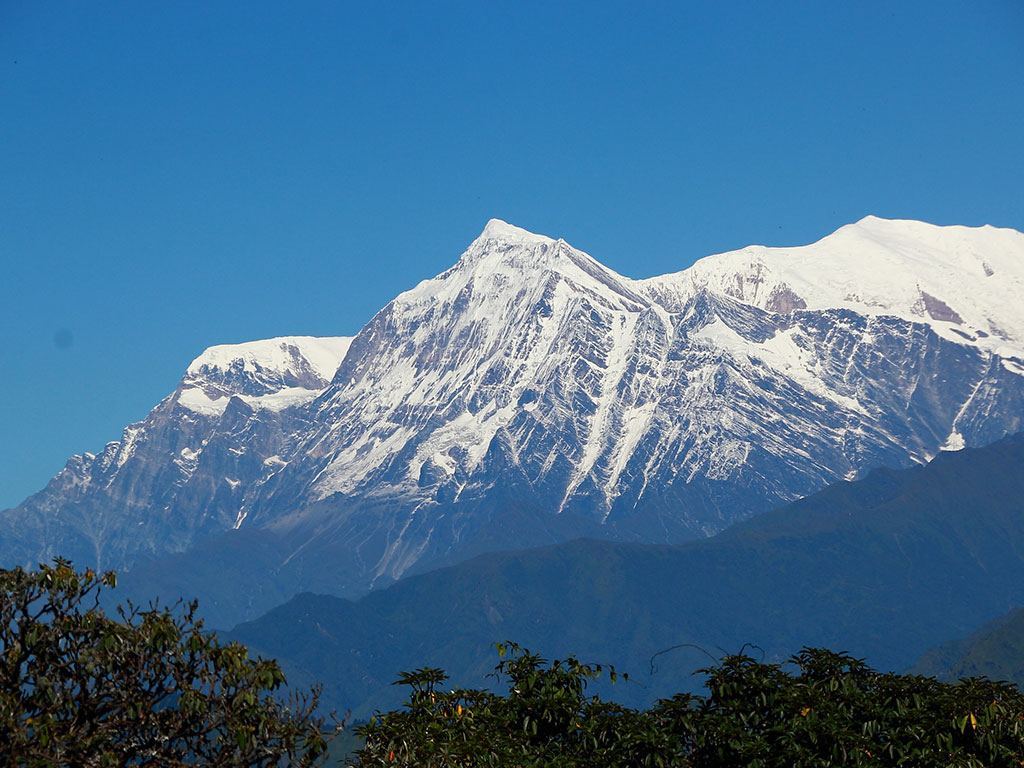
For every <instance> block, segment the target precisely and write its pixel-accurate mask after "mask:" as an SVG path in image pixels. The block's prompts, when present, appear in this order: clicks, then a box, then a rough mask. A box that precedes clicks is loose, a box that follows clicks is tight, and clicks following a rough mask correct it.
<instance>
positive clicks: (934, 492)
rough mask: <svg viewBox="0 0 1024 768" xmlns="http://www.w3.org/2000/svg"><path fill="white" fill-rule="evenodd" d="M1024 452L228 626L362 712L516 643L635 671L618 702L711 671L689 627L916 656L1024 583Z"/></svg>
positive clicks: (471, 673) (1017, 445)
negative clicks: (430, 673)
mask: <svg viewBox="0 0 1024 768" xmlns="http://www.w3.org/2000/svg"><path fill="white" fill-rule="evenodd" d="M1022 462H1024V436H1016V437H1014V438H1008V439H1005V440H1002V441H1000V442H998V443H996V444H994V445H992V446H988V447H986V448H981V449H967V450H964V451H962V452H958V453H945V454H942V455H941V456H940V457H939V458H937V459H935V460H934V461H933V462H931V463H930V464H928V465H927V466H924V467H915V468H911V469H905V470H877V471H875V472H872V473H871V474H869V475H868V476H867V477H866V478H865V479H863V480H859V481H855V482H840V483H838V484H836V485H833V486H830V487H829V488H827V489H825V490H824V491H822V492H820V493H817V494H814V495H813V496H810V497H808V498H806V499H803V500H801V501H799V502H796V503H794V504H792V505H789V506H787V507H785V508H782V509H779V510H776V511H773V512H771V513H769V514H766V515H762V516H760V517H758V518H755V519H753V520H751V521H748V522H746V523H743V524H740V525H737V526H735V527H733V528H731V529H729V530H728V531H726V532H725V533H723V534H720V535H719V536H716V537H714V538H712V539H707V540H703V541H699V542H690V543H687V544H682V545H677V546H650V545H638V544H628V543H615V542H599V541H593V540H577V541H573V542H568V543H565V544H561V545H557V546H552V547H544V548H540V549H534V550H530V551H526V552H511V553H508V552H506V553H499V554H490V555H488V556H486V557H480V558H476V559H474V560H471V561H469V562H465V563H462V564H459V565H456V566H454V567H450V568H445V569H441V570H438V571H434V572H431V573H427V574H423V575H420V576H412V577H408V578H405V579H403V580H401V581H400V582H398V583H396V584H394V585H392V586H390V587H388V588H387V589H383V590H380V591H376V592H373V593H371V594H369V595H367V596H365V597H363V598H362V599H361V600H359V601H358V602H351V601H348V600H342V599H339V598H335V597H329V596H316V595H308V594H307V595H302V596H300V597H297V598H295V599H294V600H292V601H290V602H289V603H286V604H285V605H283V606H280V607H279V608H276V609H274V610H273V611H271V612H270V613H268V614H266V615H265V616H263V617H261V618H260V619H259V620H257V621H254V622H251V623H248V624H243V625H240V626H239V627H236V629H235V630H234V631H233V632H232V633H231V636H232V637H233V638H235V639H238V640H240V641H242V642H244V643H246V644H247V645H249V646H250V647H251V648H254V649H256V650H257V651H259V652H261V653H269V654H272V655H274V656H275V657H278V658H282V659H284V660H285V662H286V664H287V666H288V667H289V668H290V669H291V670H293V671H294V673H295V674H297V675H300V676H303V675H306V676H316V677H317V678H319V679H322V680H324V681H325V682H326V684H327V697H328V701H329V702H330V703H331V704H333V705H338V706H342V707H345V708H347V707H354V708H356V710H357V711H358V712H359V713H361V714H365V713H368V712H369V711H371V710H372V709H373V708H374V707H385V706H391V705H393V704H395V703H396V702H395V700H394V696H395V695H396V692H395V691H394V689H391V688H390V686H388V685H387V684H388V683H389V682H390V681H391V680H392V679H394V676H395V675H396V673H397V672H398V671H401V670H403V669H412V668H416V667H420V666H423V665H431V666H441V667H443V668H445V669H447V670H448V671H449V672H451V673H452V675H453V681H452V684H453V685H462V684H467V685H469V684H479V683H481V682H482V676H483V675H484V674H485V673H486V672H487V671H489V669H490V667H491V666H492V664H493V650H492V649H491V648H490V647H489V644H490V643H492V642H495V641H500V640H514V641H516V642H519V643H522V644H525V645H527V646H528V647H529V648H531V650H534V651H536V652H540V653H542V654H544V655H546V656H548V657H555V658H564V657H565V655H566V654H568V653H575V654H577V655H578V656H580V657H582V658H584V659H588V660H594V661H600V662H603V663H604V662H607V663H612V664H614V665H615V666H616V667H617V668H618V669H620V670H621V671H627V672H629V673H630V675H631V677H632V679H633V683H632V684H627V685H625V686H624V687H623V688H622V689H616V691H615V697H616V699H617V700H621V701H625V702H627V703H637V704H639V703H644V702H649V701H650V700H651V699H653V698H654V697H656V696H661V695H668V694H671V693H673V692H675V691H676V690H682V689H686V688H689V687H692V686H693V685H696V684H697V683H696V681H695V680H694V679H693V678H691V677H690V676H689V674H690V672H691V671H692V670H693V669H694V668H695V667H697V666H702V665H704V664H705V663H706V662H707V660H708V659H707V656H705V655H704V653H703V652H702V651H700V650H697V649H695V648H693V647H679V646H681V645H682V644H692V645H693V646H698V647H700V648H703V649H705V650H707V651H708V652H711V653H714V654H717V653H720V652H735V651H738V650H739V649H740V648H741V647H742V646H743V645H744V644H745V643H753V644H755V645H756V648H755V650H754V652H755V653H757V652H758V648H759V649H761V650H763V652H764V653H765V656H766V658H768V659H771V660H780V659H783V658H785V657H786V656H788V655H789V654H790V653H791V652H793V651H795V650H798V649H799V648H800V647H801V646H802V645H805V644H808V645H820V646H826V647H830V648H832V649H835V650H847V651H849V652H851V653H853V654H854V655H856V656H863V657H866V658H867V660H868V662H869V663H871V664H872V665H875V666H877V667H880V668H883V669H897V670H898V669H904V668H906V667H907V666H909V664H911V663H912V662H913V660H914V659H916V658H917V657H918V656H919V655H920V654H921V653H922V652H923V651H924V650H925V649H926V648H928V647H929V646H931V645H933V644H935V643H936V642H938V641H939V640H941V639H943V638H947V637H950V636H952V635H956V634H959V633H964V632H966V631H969V630H970V628H972V627H975V626H978V625H980V624H981V623H982V622H984V621H987V620H989V619H991V618H992V617H993V616H997V615H1002V614H1003V613H1005V611H1006V609H1007V607H1008V606H1011V605H1014V604H1020V602H1021V600H1022V599H1024V582H1022V581H1021V579H1020V578H1019V574H1020V573H1021V571H1022V568H1024V524H1022V520H1024V502H1022V501H1021V500H1022V499H1024V473H1021V471H1020V467H1021V466H1022ZM667 649H671V650H669V652H667V653H660V655H659V652H662V651H665V650H667Z"/></svg>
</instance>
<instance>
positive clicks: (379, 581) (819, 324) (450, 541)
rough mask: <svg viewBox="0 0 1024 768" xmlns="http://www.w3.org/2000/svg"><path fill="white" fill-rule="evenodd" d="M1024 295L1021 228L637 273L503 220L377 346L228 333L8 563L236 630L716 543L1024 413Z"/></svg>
mask: <svg viewBox="0 0 1024 768" xmlns="http://www.w3.org/2000/svg"><path fill="white" fill-rule="evenodd" d="M1022 295H1024V235H1022V234H1021V233H1019V232H1016V231H1014V230H1008V229H997V228H993V227H981V228H967V227H937V226H932V225H929V224H924V223H921V222H912V221H889V220H884V219H878V218H874V217H868V218H866V219H864V220H862V221H860V222H857V223H856V224H852V225H848V226H845V227H842V228H841V229H839V230H838V231H836V232H835V233H833V234H832V235H829V236H828V237H826V238H824V239H822V240H820V241H819V242H817V243H814V244H812V245H808V246H802V247H796V248H763V247H750V248H746V249H743V250H741V251H736V252H731V253H725V254H719V255H716V256H709V257H707V258H704V259H701V260H700V261H698V262H696V264H694V265H693V266H692V267H691V268H689V269H687V270H684V271H682V272H678V273H675V274H670V275H664V276H660V277H655V278H648V279H644V280H634V279H630V278H627V277H624V276H621V275H619V274H616V273H615V272H613V271H612V270H610V269H608V268H606V267H604V266H602V265H601V264H600V263H598V262H597V261H596V260H594V259H593V258H592V257H590V256H589V255H587V254H585V253H583V252H581V251H578V250H576V249H574V248H572V247H571V246H570V245H568V244H567V243H565V242H564V241H562V240H556V239H552V238H548V237H544V236H541V235H535V234H531V233H529V232H526V231H525V230H522V229H519V228H516V227H513V226H511V225H509V224H506V223H504V222H501V221H498V220H492V221H491V222H489V223H488V224H487V226H486V228H485V229H484V231H483V233H482V234H481V235H480V236H479V237H478V238H477V239H476V240H475V241H474V242H473V243H472V244H471V245H470V246H469V248H468V249H467V250H466V252H465V253H464V254H462V256H461V257H460V258H459V260H458V262H457V263H456V264H455V265H454V266H453V267H452V268H451V269H449V270H447V271H445V272H444V273H442V274H441V275H439V276H438V277H436V278H434V279H432V280H427V281H424V282H422V283H420V284H419V285H417V286H416V287H414V288H413V289H411V290H409V291H407V292H405V293H403V294H400V295H399V296H398V297H396V298H395V299H394V300H393V301H392V302H391V303H389V304H388V305H387V306H386V307H384V308H383V309H382V310H381V311H380V312H379V313H378V314H377V315H376V316H374V317H373V318H372V319H371V320H370V322H369V323H368V324H367V325H366V326H365V327H364V328H363V329H362V330H361V331H360V332H359V333H358V334H357V335H356V336H355V337H353V338H344V337H338V338H309V337H287V338H279V339H270V340H264V341H257V342H250V343H246V344H238V345H222V346H216V347H211V348H210V349H208V350H206V351H205V352H204V353H203V354H202V355H200V356H199V357H198V358H197V359H196V360H195V361H194V362H193V363H192V364H191V365H190V366H189V367H188V369H187V371H186V373H185V376H184V377H183V379H182V380H181V382H179V384H178V386H177V387H176V389H175V390H174V391H173V392H172V393H171V394H170V395H169V396H168V397H167V398H165V399H164V400H163V401H161V402H160V403H159V404H158V405H157V406H156V407H155V408H154V409H153V410H152V411H151V413H150V414H149V415H148V416H147V418H146V419H145V420H143V421H142V422H139V423H137V424H133V425H130V426H128V427H127V428H126V429H125V430H124V433H123V436H122V438H121V440H120V441H117V442H113V443H111V444H109V445H107V446H106V447H105V448H104V449H103V450H101V451H99V452H98V453H96V454H92V453H84V454H79V455H76V456H73V457H72V458H71V459H70V460H69V461H68V463H67V465H66V467H65V468H64V469H63V470H62V471H61V472H60V473H59V474H58V475H57V476H56V477H55V478H54V479H53V480H52V481H51V482H50V483H49V484H48V485H47V487H46V488H45V489H43V490H42V491H40V492H39V493H37V494H35V495H33V496H31V497H30V498H28V499H26V500H25V501H24V502H23V503H22V504H20V505H19V506H18V507H16V508H14V509H11V510H6V511H4V512H3V513H0V559H2V561H3V563H2V564H4V565H14V564H24V565H34V564H35V563H37V562H40V561H43V560H48V559H50V558H52V557H54V556H57V555H62V556H65V557H70V558H72V559H73V560H74V561H75V562H76V563H79V564H81V565H91V566H94V567H100V568H116V569H120V570H122V571H127V577H128V578H127V579H126V582H127V585H128V587H129V589H137V590H139V593H140V594H153V593H158V594H163V595H169V594H182V593H185V594H194V595H198V596H200V597H201V598H202V599H203V602H204V604H205V606H206V610H208V612H209V613H208V615H209V616H210V620H211V621H213V622H216V623H217V624H218V625H219V626H230V625H232V624H233V623H235V622H236V621H239V620H243V619H247V618H254V617H256V616H258V615H260V614H261V613H263V612H264V611H265V610H267V609H269V608H270V607H272V606H274V605H276V604H278V603H280V602H282V601H283V600H287V599H288V598H289V597H291V596H292V595H295V594H297V593H299V592H302V591H305V590H313V591H318V592H325V593H329V594H333V595H338V596H348V597H355V596H358V595H361V594H364V593H366V592H367V591H369V590H371V589H375V588H380V587H383V586H386V585H387V584H389V583H391V582H393V581H395V580H396V579H399V578H400V577H403V576H407V575H410V574H413V573H416V572H423V571H425V570H428V569H430V568H435V567H438V566H442V565H446V564H451V563H455V562H459V561H461V560H466V559H468V558H471V557H473V556H475V555H478V554H481V553H485V552H494V551H498V550H503V549H520V548H523V547H526V546H540V545H546V544H553V543H558V542H562V541H569V540H573V539H578V538H580V537H592V538H598V539H604V540H609V541H625V542H634V543H637V544H662V545H674V544H679V543H681V542H685V541H690V540H695V539H700V538H704V537H707V536H710V535H713V534H716V533H718V532H720V531H722V530H724V529H725V528H726V527H728V526H729V525H730V524H733V523H736V522H738V521H742V520H745V519H748V518H750V517H752V516H754V515H758V514H759V513H763V512H766V511H768V510H770V509H773V508H775V507H778V506H780V505H783V504H786V503H789V502H793V501H795V500H797V499H800V498H803V497H806V496H808V495H810V494H813V493H814V492H816V491H818V490H820V489H822V488H824V487H826V486H828V485H829V484H832V483H835V482H837V481H841V480H844V479H845V480H852V479H856V478H859V477H863V476H864V475H865V474H866V473H867V472H869V471H870V470H871V469H872V468H875V467H881V466H889V467H907V466H912V465H915V464H922V463H925V462H928V461H929V460H931V459H933V458H934V457H935V456H936V455H938V454H939V453H940V451H942V450H943V449H945V450H947V451H950V450H958V449H962V448H964V447H976V446H983V445H986V444H989V443H992V442H993V441H996V440H998V439H999V438H1001V437H1003V436H1004V435H1007V434H1010V433H1013V432H1016V431H1018V430H1020V429H1022V428H1024V425H1022V423H1021V417H1022V414H1024V303H1022V302H1021V301H1020V300H1019V299H1020V296H1022ZM133 585H134V586H133Z"/></svg>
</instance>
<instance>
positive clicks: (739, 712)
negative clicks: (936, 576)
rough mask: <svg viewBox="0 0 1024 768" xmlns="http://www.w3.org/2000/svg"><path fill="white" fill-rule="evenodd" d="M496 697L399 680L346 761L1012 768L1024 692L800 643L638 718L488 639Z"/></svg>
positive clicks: (748, 660)
mask: <svg viewBox="0 0 1024 768" xmlns="http://www.w3.org/2000/svg"><path fill="white" fill-rule="evenodd" d="M499 651H500V652H501V653H508V654H509V656H508V657H505V658H503V659H502V661H501V662H500V663H499V664H498V666H497V668H496V673H497V674H498V676H499V677H501V678H504V679H505V681H506V683H507V688H508V692H507V693H506V694H504V695H502V694H497V693H493V692H490V691H486V690H469V689H458V690H452V691H447V692H445V691H443V690H442V683H443V682H444V680H445V679H446V678H445V675H444V673H443V672H442V671H441V670H438V669H432V668H423V669H419V670H416V671H414V672H410V673H407V674H403V675H402V676H401V677H400V679H399V680H398V683H399V684H403V685H406V686H409V688H410V689H411V694H410V696H409V698H408V701H407V703H406V706H405V708H404V709H401V710H397V711H393V712H389V713H387V714H383V715H378V716H376V717H375V718H374V719H373V720H371V722H370V723H369V724H367V725H365V726H362V727H361V728H360V729H359V730H360V732H361V733H362V735H363V736H364V737H365V739H366V741H365V746H364V747H363V749H362V750H361V752H359V754H358V758H357V761H358V762H357V765H358V766H360V767H361V768H371V766H417V767H418V768H426V767H427V766H433V767H437V768H441V767H445V766H537V767H538V768H539V767H540V766H561V767H563V768H568V767H569V766H573V767H575V766H594V767H595V768H596V767H597V766H609V767H615V766H621V767H622V768H626V767H627V766H629V767H633V766H681V767H690V768H705V767H707V766H719V767H722V768H725V767H726V766H728V767H729V768H734V767H735V766H744V767H749V768H792V766H794V765H799V766H804V767H805V768H817V767H819V766H822V767H823V766H922V767H924V766H936V765H943V766H965V767H966V766H976V767H978V768H982V767H985V768H1004V767H1005V768H1009V767H1010V766H1014V767H1019V766H1020V765H1024V696H1022V695H1021V693H1020V692H1019V691H1018V690H1017V689H1016V688H1014V687H1013V686H1011V685H1008V684H1004V683H999V682H992V681H989V680H986V679H983V678H982V679H970V680H963V681H961V682H960V683H959V684H957V685H949V684H945V683H940V682H938V681H936V680H934V679H932V678H925V677H919V676H913V675H898V674H883V673H879V672H876V671H874V670H872V669H871V668H869V667H868V666H867V665H865V664H864V663H863V662H862V661H860V660H857V659H855V658H852V657H850V656H849V655H846V654H842V653H833V652H831V651H827V650H821V649H811V648H805V649H804V650H803V651H801V652H800V653H798V654H797V655H795V656H794V657H793V658H792V659H790V660H789V661H788V662H786V663H785V664H766V663H763V662H760V661H757V660H755V659H754V658H752V657H750V656H747V655H744V654H739V655H734V656H728V657H726V658H724V659H722V660H721V661H720V662H719V663H717V664H716V665H714V666H712V667H709V668H707V669H705V670H702V671H703V672H704V673H705V674H706V675H707V689H708V694H707V695H706V696H694V695H690V694H679V695H676V696H674V697H672V698H671V699H663V700H659V701H658V702H657V703H656V704H655V706H653V707H652V708H651V709H649V710H646V711H639V710H634V709H629V708H624V707H620V706H617V705H615V704H613V703H610V702H605V701H601V700H600V699H599V698H598V697H596V696H587V695H586V687H587V683H588V681H589V680H592V679H593V678H594V677H596V676H597V675H598V674H601V672H602V671H603V670H602V669H601V667H600V666H597V665H592V664H583V663H581V662H579V661H578V660H576V659H575V658H572V657H570V658H569V659H567V660H556V661H554V662H551V663H547V662H545V661H544V660H543V659H541V658H540V657H538V656H536V655H534V654H531V653H529V652H527V651H525V650H523V649H521V648H519V647H518V646H516V645H514V644H502V645H499Z"/></svg>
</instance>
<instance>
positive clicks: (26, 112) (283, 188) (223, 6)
mask: <svg viewBox="0 0 1024 768" xmlns="http://www.w3.org/2000/svg"><path fill="white" fill-rule="evenodd" d="M1022 41H1024V4H1022V3H1021V2H1019V1H1018V0H1003V1H1002V2H996V1H994V0H974V1H973V2H957V3H948V2H935V1H929V2H897V3H893V2H891V0H890V1H889V2H852V1H851V2H820V1H815V2H803V3H796V2H772V3H768V2H756V3H754V2H751V3H735V2H707V3H700V4H698V3H685V2H678V3H645V2H630V3H626V2H622V3H606V2H578V3H562V2H556V3H552V2H541V3H530V2H523V1H522V0H518V1H517V2H510V3H481V2H478V1H477V2H467V3H444V2H429V3H428V2H419V3H394V2H369V1H363V0H360V1H359V2H356V1H355V0H353V1H352V2H324V3H315V2H300V3H273V4H271V3H261V2H238V3H218V2H196V3H189V2H179V1H176V2H170V3H159V4H157V3H147V2H137V1H136V0H132V1H131V2H103V1H102V0H90V2H53V3H42V2H14V1H13V0H0V265H2V279H0V286H2V289H0V290H2V305H0V334H2V343H3V370H2V376H0V409H2V410H0V508H2V507H5V506H11V505H13V504H15V503H17V502H18V501H20V500H21V499H22V498H23V497H25V496H26V495H27V494H29V493H31V492H33V491H35V490H38V489H40V488H41V487H42V486H43V485H44V484H45V482H46V481H47V480H48V478H49V477H50V476H51V475H53V474H54V473H56V472H57V471H58V470H59V469H60V468H61V467H62V466H63V463H64V461H65V459H66V458H67V457H68V456H69V455H71V454H72V453H77V452H82V451H98V450H99V449H101V448H102V447H103V445H104V444H105V443H106V442H107V441H109V440H113V439H117V438H118V437H119V436H120V430H121V428H122V427H123V426H125V425H126V424H128V423H129V422H132V421H135V420H139V419H141V418H143V417H144V416H145V415H146V413H147V412H148V410H149V409H150V408H151V407H152V406H153V405H155V404H156V403H157V402H158V401H159V400H160V398H162V397H163V396H164V395H166V394H168V393H170V392H171V391H172V390H173V388H174V387H175V385H176V383H177V381H178V379H179V378H180V376H181V374H182V373H183V371H184V369H185V367H186V365H187V364H188V362H189V361H190V360H191V359H192V358H193V357H195V356H196V355H197V354H199V353H200V352H201V351H202V350H203V349H204V348H205V347H207V346H209V345H212V344H218V343H226V342H237V341H245V340H250V339H257V338H266V337H269V336H277V335H285V334H311V335H341V334H354V333H355V332H356V331H358V330H359V328H360V327H361V326H362V325H363V324H364V323H365V322H366V321H367V320H368V319H369V318H370V317H371V316H372V315H373V313H374V312H375V311H377V310H378V309H379V308H380V307H382V306H383V305H384V304H385V303H387V301H388V300H390V299H391V298H392V297H393V296H394V295H395V294H396V293H398V292H399V291H401V290H404V289H406V288H409V287H411V286H412V285H414V284H415V283H416V282H418V281H419V280H421V279H424V278H427V277H431V276H433V275H435V274H436V273H438V272H440V271H442V270H443V269H445V268H446V267H448V266H450V265H451V264H452V263H453V262H454V261H455V259H456V258H457V257H458V255H459V253H461V251H462V250H463V248H464V247H465V246H466V245H467V244H468V243H469V242H470V241H471V240H472V239H473V237H475V236H476V235H477V234H478V232H479V231H480V229H482V228H483V225H484V223H485V222H486V220H487V219H488V218H490V217H492V216H497V217H500V218H503V219H506V220H508V221H510V222H512V223H514V224H518V225H520V226H523V227H526V228H528V229H531V230H533V231H537V232H542V233H545V234H549V235H553V236H562V237H564V238H566V240H568V241H569V242H570V243H572V244H573V245H576V246H577V247H580V248H583V249H584V250H587V251H589V252H590V253H591V254H593V255H594V256H595V257H596V258H598V259H599V260H600V261H602V262H604V263H605V264H607V265H609V266H610V267H612V268H614V269H616V270H618V271H619V272H621V273H623V274H626V275H629V276H632V277H645V276H649V275H653V274H659V273H663V272H667V271H672V270H678V269H682V268H684V267H686V266H687V265H689V264H690V263H692V261H693V260H695V259H696V258H699V257H700V256H704V255H707V254H709V253H714V252H719V251H724V250H730V249H733V248H738V247H742V246H744V245H747V244H750V243H763V244H767V245H797V244H803V243H807V242H811V241H814V240H816V239H818V238H819V237H821V236H823V235H825V234H827V233H828V232H830V231H832V230H834V229H836V228H837V227H839V226H841V225H842V224H845V223H849V222H851V221H855V220H857V219H859V218H861V217H862V216H864V215H866V214H869V213H872V214H877V215H880V216H885V217H891V218H901V217H902V218H920V219H924V220H928V221H932V222H935V223H940V224H948V223H963V224H971V225H980V224H985V223H990V224H995V225H999V226H1010V227H1014V228H1017V229H1024V43H1022Z"/></svg>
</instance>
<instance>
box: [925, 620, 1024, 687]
mask: <svg viewBox="0 0 1024 768" xmlns="http://www.w3.org/2000/svg"><path fill="white" fill-rule="evenodd" d="M913 671H914V672H916V673H918V674H923V675H931V676H935V677H938V678H940V679H942V680H951V681H955V680H959V679H960V678H962V677H979V676H984V677H987V678H989V679H990V680H1006V681H1008V682H1011V683H1015V684H1016V685H1017V686H1018V687H1020V688H1024V608H1021V609H1017V610H1015V611H1013V612H1012V613H1009V614H1007V615H1006V616H1000V617H999V618H998V619H995V620H994V621H991V622H989V623H988V624H986V625H985V626H984V627H982V628H981V629H979V630H978V631H977V632H974V633H972V634H971V635H968V636H967V637H964V638H958V639H956V640H951V641H948V642H945V643H942V644H941V645H938V646H936V647H934V648H930V649H929V650H928V651H927V652H926V653H925V654H924V655H923V656H922V657H921V658H920V659H918V661H917V664H915V665H914V669H913Z"/></svg>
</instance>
